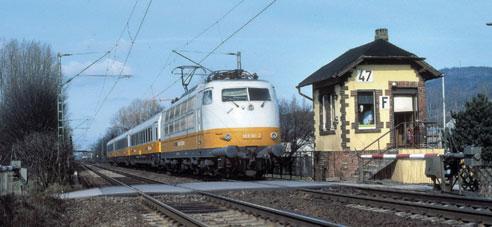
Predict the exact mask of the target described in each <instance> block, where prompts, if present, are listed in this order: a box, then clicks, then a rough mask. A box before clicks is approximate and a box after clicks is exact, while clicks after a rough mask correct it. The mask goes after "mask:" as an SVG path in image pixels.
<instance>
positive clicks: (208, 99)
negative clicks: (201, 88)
mask: <svg viewBox="0 0 492 227" xmlns="http://www.w3.org/2000/svg"><path fill="white" fill-rule="evenodd" d="M202 103H203V105H208V104H212V91H211V90H208V91H205V92H203V100H202Z"/></svg>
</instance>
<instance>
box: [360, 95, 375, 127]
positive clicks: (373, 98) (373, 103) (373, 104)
mask: <svg viewBox="0 0 492 227" xmlns="http://www.w3.org/2000/svg"><path fill="white" fill-rule="evenodd" d="M356 92H357V96H356V113H355V114H356V116H357V122H356V123H357V129H358V130H361V131H366V130H369V131H373V130H376V129H377V121H376V120H377V114H378V113H377V108H376V105H377V102H376V92H375V91H374V90H357V91H356ZM364 93H365V94H369V93H370V94H371V95H372V115H373V116H372V122H373V123H372V124H363V123H361V122H362V121H363V119H362V117H361V114H363V113H360V105H361V104H360V102H359V99H360V97H361V94H364ZM362 105H367V104H362ZM361 126H362V127H361Z"/></svg>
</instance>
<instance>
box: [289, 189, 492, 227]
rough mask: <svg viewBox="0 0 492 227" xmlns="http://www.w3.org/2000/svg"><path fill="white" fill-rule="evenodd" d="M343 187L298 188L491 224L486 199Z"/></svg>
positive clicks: (365, 203)
mask: <svg viewBox="0 0 492 227" xmlns="http://www.w3.org/2000/svg"><path fill="white" fill-rule="evenodd" d="M347 188H349V189H347ZM347 188H344V189H341V188H338V189H337V188H334V189H331V190H311V189H299V190H300V191H303V192H307V193H312V194H316V195H319V196H322V197H321V198H326V197H329V198H331V199H332V200H336V201H338V202H342V203H346V204H351V205H354V204H357V205H360V206H361V207H366V208H371V209H381V208H382V209H389V210H393V211H395V212H405V213H408V214H411V215H415V214H418V215H420V216H421V217H435V218H437V219H441V220H442V219H443V220H446V221H445V223H448V222H449V223H453V221H456V222H454V224H456V223H461V224H483V225H492V210H491V207H492V206H491V202H490V201H487V200H480V199H468V198H462V197H457V196H448V195H432V194H425V193H419V192H408V191H399V190H388V189H373V188H362V187H354V188H352V187H347ZM359 208H360V207H359Z"/></svg>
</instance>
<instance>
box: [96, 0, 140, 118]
mask: <svg viewBox="0 0 492 227" xmlns="http://www.w3.org/2000/svg"><path fill="white" fill-rule="evenodd" d="M137 4H138V0H136V1H135V3H134V4H133V6H132V8H131V10H130V14H129V15H128V18H127V19H126V22H125V25H124V26H123V29H122V30H121V32H120V34H119V36H118V39H116V41H115V44H114V45H113V46H112V47H111V49H110V51H111V52H112V53H113V61H110V62H108V64H107V65H106V70H105V75H108V73H109V69H110V68H111V67H113V65H114V64H115V62H116V60H115V59H116V50H117V49H118V47H119V45H120V42H121V39H122V38H123V35H124V34H125V30H126V29H128V24H129V23H130V21H131V19H132V18H133V14H134V13H135V9H136V7H137ZM106 79H107V78H106V77H105V78H104V80H103V83H102V86H101V89H100V90H99V92H98V95H97V97H98V99H97V102H96V106H95V108H94V111H96V110H97V108H98V107H99V104H100V102H101V98H100V97H101V96H102V93H103V91H104V88H106Z"/></svg>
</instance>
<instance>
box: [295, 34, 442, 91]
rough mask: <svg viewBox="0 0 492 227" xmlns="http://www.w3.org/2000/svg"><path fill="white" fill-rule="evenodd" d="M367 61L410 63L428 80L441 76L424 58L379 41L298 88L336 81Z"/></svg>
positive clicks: (349, 53) (347, 55)
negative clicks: (324, 81) (325, 81)
mask: <svg viewBox="0 0 492 227" xmlns="http://www.w3.org/2000/svg"><path fill="white" fill-rule="evenodd" d="M367 60H398V61H410V62H411V63H415V64H417V65H419V66H420V68H421V69H423V70H420V71H419V72H420V73H421V75H423V76H424V79H426V80H427V79H433V78H437V77H440V76H441V73H440V72H439V71H437V70H436V69H434V68H433V67H432V66H430V65H429V64H427V63H426V62H425V61H424V58H419V57H418V56H417V55H415V54H413V53H410V52H408V51H406V50H404V49H401V48H399V47H397V46H395V45H393V44H392V43H390V42H388V41H385V40H382V39H377V40H375V41H373V42H370V43H367V44H364V45H362V46H359V47H356V48H353V49H350V50H348V51H347V52H345V53H343V54H342V55H340V56H339V57H338V58H336V59H335V60H333V61H331V62H330V63H328V64H326V65H325V66H323V67H321V68H320V69H318V70H317V71H316V72H314V73H313V74H311V75H310V76H308V77H307V78H306V79H304V80H303V81H302V82H301V83H299V85H298V87H303V86H306V85H310V84H313V83H316V82H320V81H323V80H328V79H336V78H337V77H340V76H343V75H344V74H345V73H346V72H348V71H349V70H351V69H352V68H354V67H355V66H357V65H358V64H360V63H362V62H363V61H367Z"/></svg>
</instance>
